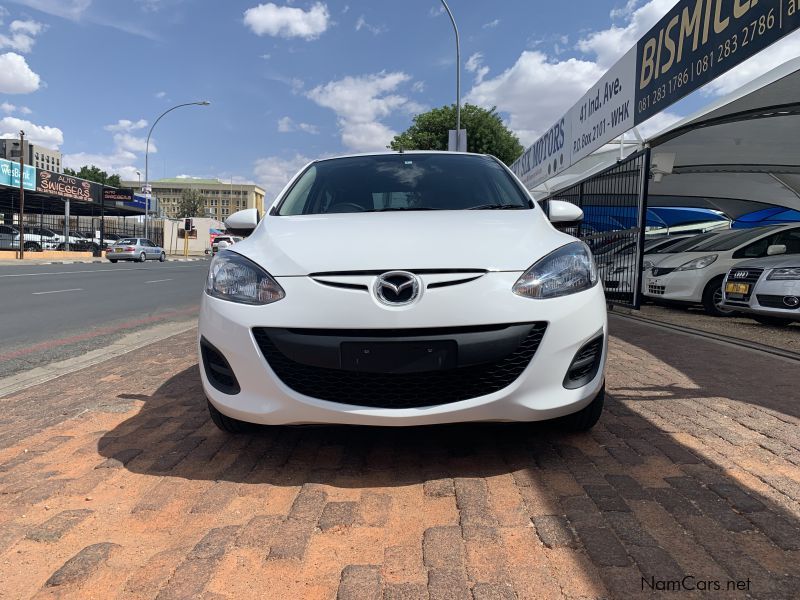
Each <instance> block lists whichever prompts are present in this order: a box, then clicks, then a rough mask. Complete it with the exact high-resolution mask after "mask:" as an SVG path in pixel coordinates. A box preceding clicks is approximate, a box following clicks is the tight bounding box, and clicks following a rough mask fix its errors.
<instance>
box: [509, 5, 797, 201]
mask: <svg viewBox="0 0 800 600" xmlns="http://www.w3.org/2000/svg"><path fill="white" fill-rule="evenodd" d="M798 28H800V0H680V1H679V2H678V3H677V4H676V5H675V6H674V7H673V8H672V10H670V11H669V12H668V13H667V14H666V15H665V16H664V17H663V18H662V19H661V20H660V21H659V22H658V23H657V24H656V26H655V27H653V28H652V29H651V30H650V31H649V32H648V33H647V34H646V35H645V36H644V37H642V39H641V40H639V42H638V43H637V44H636V46H635V47H633V48H631V50H630V51H628V53H627V54H625V56H623V57H622V58H621V59H620V60H619V61H618V62H617V63H616V64H615V65H614V66H613V67H611V69H609V71H608V72H607V73H606V74H605V75H604V76H603V78H602V79H601V80H600V81H599V82H598V83H597V84H595V85H594V86H593V87H592V88H591V89H590V90H589V91H588V92H586V94H584V96H583V98H581V99H580V100H579V101H578V103H577V104H575V106H573V107H572V108H570V109H569V111H567V113H566V114H565V115H564V116H563V117H562V118H561V119H559V120H558V121H557V122H556V123H555V124H554V125H553V126H552V127H550V128H549V129H548V130H547V132H546V133H545V134H544V135H543V136H542V137H540V138H539V139H538V140H536V141H535V142H534V143H533V144H532V145H531V146H530V147H529V148H527V149H526V150H525V152H524V153H523V154H522V156H520V158H518V159H517V160H516V161H515V162H514V164H512V165H511V170H512V171H514V173H516V174H517V176H518V177H519V178H520V179H521V180H522V182H523V183H524V184H525V186H526V187H528V188H533V187H535V186H537V185H539V184H541V183H543V182H544V181H547V180H548V179H550V178H551V177H553V176H555V175H558V174H559V173H561V172H562V171H564V170H565V169H567V168H569V167H570V166H572V165H573V164H575V163H576V162H578V161H579V160H581V159H583V158H585V157H586V156H588V155H589V154H591V153H592V152H594V151H595V150H597V149H598V148H601V147H602V146H603V145H604V144H607V143H608V142H610V141H611V140H613V139H615V138H617V137H619V136H620V135H622V134H623V133H625V132H626V131H628V130H630V129H631V128H632V127H635V126H636V125H639V124H640V123H642V122H644V121H646V120H647V119H649V118H650V117H652V116H653V115H655V114H657V113H659V112H661V111H663V110H665V109H666V108H667V107H669V106H670V105H672V104H673V103H675V102H677V101H678V100H680V99H681V98H683V97H684V96H686V95H687V94H689V93H691V92H693V91H695V90H696V89H698V88H700V87H702V86H703V85H705V84H706V83H708V82H710V81H712V80H713V79H715V78H717V77H719V76H720V75H722V74H723V73H726V72H727V71H729V70H730V69H732V68H733V67H735V66H736V65H738V64H740V63H741V62H742V61H744V60H747V59H748V58H750V57H752V56H753V55H755V54H757V53H758V52H760V51H761V50H763V49H764V48H766V47H767V46H769V45H771V44H773V43H774V42H776V41H778V40H779V39H781V38H782V37H784V36H786V35H788V34H789V33H791V32H792V31H794V30H796V29H798Z"/></svg>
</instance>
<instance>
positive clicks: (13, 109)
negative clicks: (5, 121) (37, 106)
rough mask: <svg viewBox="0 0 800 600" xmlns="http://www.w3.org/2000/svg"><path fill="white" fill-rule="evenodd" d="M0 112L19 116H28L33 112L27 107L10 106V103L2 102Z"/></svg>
mask: <svg viewBox="0 0 800 600" xmlns="http://www.w3.org/2000/svg"><path fill="white" fill-rule="evenodd" d="M0 111H3V112H4V113H6V114H7V115H10V114H13V113H19V114H21V115H29V114H31V113H32V112H33V111H32V110H31V109H30V108H28V107H27V106H17V105H16V104H11V103H10V102H3V103H2V104H0Z"/></svg>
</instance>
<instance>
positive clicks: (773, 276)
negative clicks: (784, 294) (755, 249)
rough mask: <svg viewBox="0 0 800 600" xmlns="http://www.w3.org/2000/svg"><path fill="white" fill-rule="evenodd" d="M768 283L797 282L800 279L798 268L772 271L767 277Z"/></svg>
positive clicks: (799, 269)
mask: <svg viewBox="0 0 800 600" xmlns="http://www.w3.org/2000/svg"><path fill="white" fill-rule="evenodd" d="M767 279H768V280H770V281H797V280H798V279H800V267H781V268H780V269H772V273H770V274H769V275H768V276H767Z"/></svg>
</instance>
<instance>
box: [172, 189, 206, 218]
mask: <svg viewBox="0 0 800 600" xmlns="http://www.w3.org/2000/svg"><path fill="white" fill-rule="evenodd" d="M205 214H206V203H205V200H203V199H202V198H201V197H200V194H198V193H197V190H183V192H182V193H181V199H180V201H179V202H178V213H177V215H178V216H179V217H204V216H205Z"/></svg>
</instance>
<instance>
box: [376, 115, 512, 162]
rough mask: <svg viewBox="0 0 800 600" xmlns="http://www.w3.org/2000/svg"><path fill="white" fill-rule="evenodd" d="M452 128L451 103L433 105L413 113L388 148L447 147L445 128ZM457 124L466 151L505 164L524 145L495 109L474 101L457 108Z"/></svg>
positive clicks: (427, 148) (453, 120)
mask: <svg viewBox="0 0 800 600" xmlns="http://www.w3.org/2000/svg"><path fill="white" fill-rule="evenodd" d="M455 128H456V107H455V104H451V105H450V106H443V107H441V108H434V109H433V110H429V111H428V112H425V113H420V114H418V115H416V116H415V117H414V123H413V125H411V127H409V128H408V129H406V130H405V131H404V132H403V133H401V134H399V135H397V136H395V138H394V139H393V140H392V141H391V143H390V144H389V147H390V148H391V149H392V150H401V149H402V150H447V137H448V133H447V132H448V130H450V129H455ZM461 128H462V129H466V130H467V151H468V152H476V153H479V154H491V155H493V156H496V157H497V158H499V159H500V160H502V161H503V162H504V163H506V164H507V165H510V164H511V163H512V162H514V161H515V160H516V159H517V158H518V157H519V155H520V154H522V151H523V150H524V148H523V147H522V144H520V143H519V139H518V138H517V136H516V135H514V133H512V132H511V131H510V130H509V129H508V127H506V126H505V124H504V123H503V120H502V119H501V118H500V115H498V114H497V109H496V107H495V108H492V109H491V110H486V109H485V108H481V107H479V106H475V105H474V104H465V105H464V106H463V107H462V109H461Z"/></svg>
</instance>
